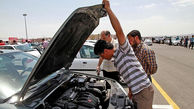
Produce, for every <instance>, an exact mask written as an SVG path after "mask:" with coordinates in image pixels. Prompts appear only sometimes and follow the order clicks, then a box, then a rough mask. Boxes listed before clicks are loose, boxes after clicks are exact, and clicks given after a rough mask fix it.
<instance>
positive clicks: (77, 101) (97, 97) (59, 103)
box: [44, 75, 132, 109]
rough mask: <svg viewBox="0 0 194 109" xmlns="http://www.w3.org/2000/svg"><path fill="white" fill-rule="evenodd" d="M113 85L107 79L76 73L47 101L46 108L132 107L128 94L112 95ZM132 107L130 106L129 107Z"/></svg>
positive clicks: (97, 108)
mask: <svg viewBox="0 0 194 109" xmlns="http://www.w3.org/2000/svg"><path fill="white" fill-rule="evenodd" d="M110 93H111V85H110V84H109V83H108V82H107V81H106V80H101V79H98V78H91V77H87V76H80V75H74V77H73V78H72V79H70V80H69V82H65V83H64V84H63V86H61V87H59V88H58V89H57V90H56V91H55V92H54V93H53V94H52V95H51V96H49V97H48V98H47V100H46V102H45V107H44V108H46V109H107V108H110V105H109V104H110V103H111V107H112V108H122V109H132V108H131V107H130V105H131V104H130V103H129V102H128V101H127V99H126V96H124V95H123V96H122V95H119V96H117V95H116V94H114V95H113V96H112V97H110V95H111V94H110ZM129 107H130V108H129Z"/></svg>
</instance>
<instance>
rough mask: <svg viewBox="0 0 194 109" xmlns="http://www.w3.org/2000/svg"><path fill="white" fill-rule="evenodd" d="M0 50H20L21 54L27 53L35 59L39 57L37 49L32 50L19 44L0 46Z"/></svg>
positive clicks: (28, 46) (26, 45)
mask: <svg viewBox="0 0 194 109" xmlns="http://www.w3.org/2000/svg"><path fill="white" fill-rule="evenodd" d="M0 49H9V50H21V51H23V52H26V53H29V54H31V55H34V56H36V57H40V55H41V54H40V52H39V51H38V50H37V49H32V48H31V47H30V45H29V44H20V45H1V46H0Z"/></svg>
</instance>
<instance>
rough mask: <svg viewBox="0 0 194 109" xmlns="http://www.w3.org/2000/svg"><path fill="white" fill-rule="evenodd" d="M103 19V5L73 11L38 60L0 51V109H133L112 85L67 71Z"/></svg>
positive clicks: (118, 89) (22, 54)
mask: <svg viewBox="0 0 194 109" xmlns="http://www.w3.org/2000/svg"><path fill="white" fill-rule="evenodd" d="M105 15H106V12H105V10H104V8H103V7H102V5H96V6H91V7H84V8H79V9H77V10H75V11H74V12H73V13H72V14H71V16H70V17H69V18H68V19H67V20H66V21H65V22H64V24H62V26H61V27H60V29H59V30H58V32H57V33H56V34H55V36H54V37H53V39H52V40H51V42H50V43H49V46H48V48H47V49H46V50H45V51H44V52H43V54H42V55H41V57H40V58H39V59H38V58H37V57H34V56H32V55H30V54H26V53H23V52H18V51H17V52H4V51H0V72H1V73H0V74H1V76H0V77H1V79H0V80H1V82H0V84H1V87H0V109H106V108H108V109H115V108H119V109H121V108H122V109H133V104H132V102H131V100H129V98H128V96H127V93H126V91H125V90H124V88H123V87H122V86H121V85H120V84H119V83H117V82H116V81H115V80H112V79H108V78H103V77H99V76H95V75H89V74H85V73H78V72H73V71H70V70H69V67H70V66H71V64H72V62H73V60H74V58H75V56H76V54H77V52H78V51H79V49H80V48H81V47H82V45H83V43H84V42H85V40H86V39H87V38H88V36H89V35H90V34H91V33H92V31H93V30H94V29H95V28H96V27H97V25H98V23H99V19H100V18H101V17H103V16H105Z"/></svg>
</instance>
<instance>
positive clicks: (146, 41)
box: [144, 39, 152, 46]
mask: <svg viewBox="0 0 194 109" xmlns="http://www.w3.org/2000/svg"><path fill="white" fill-rule="evenodd" d="M144 43H145V44H147V45H148V46H152V40H151V39H145V40H144Z"/></svg>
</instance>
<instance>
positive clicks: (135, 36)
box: [127, 30, 142, 48]
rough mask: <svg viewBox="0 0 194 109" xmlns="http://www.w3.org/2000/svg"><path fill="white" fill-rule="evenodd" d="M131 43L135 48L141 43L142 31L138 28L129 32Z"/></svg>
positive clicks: (128, 36)
mask: <svg viewBox="0 0 194 109" xmlns="http://www.w3.org/2000/svg"><path fill="white" fill-rule="evenodd" d="M127 38H128V41H129V43H130V44H131V46H132V47H133V48H136V47H137V45H138V44H140V43H141V39H142V38H141V33H140V32H139V31H138V30H132V31H131V32H129V33H128V34H127Z"/></svg>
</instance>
